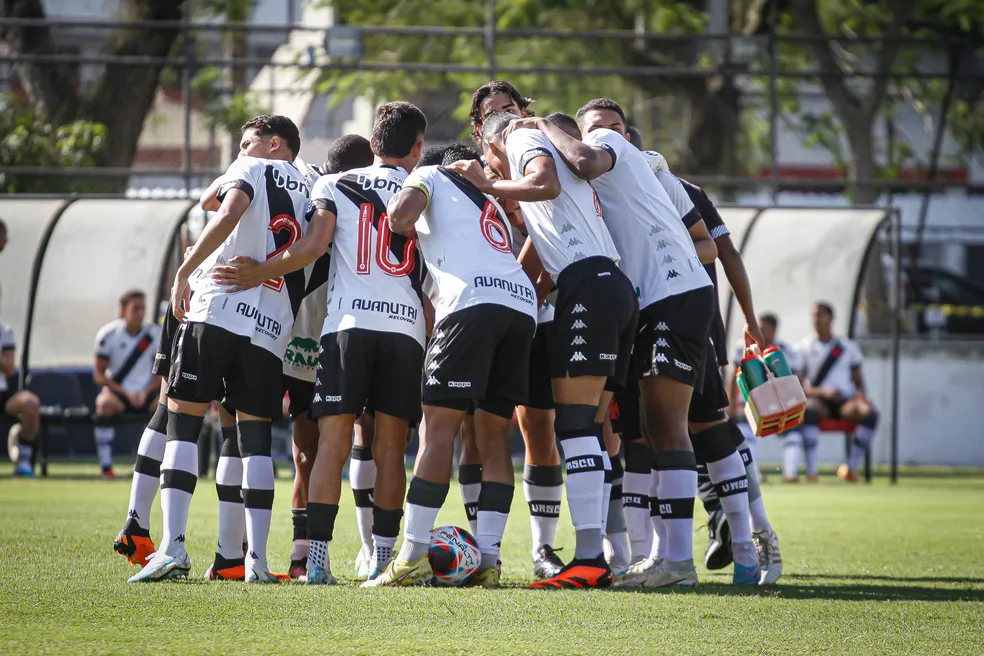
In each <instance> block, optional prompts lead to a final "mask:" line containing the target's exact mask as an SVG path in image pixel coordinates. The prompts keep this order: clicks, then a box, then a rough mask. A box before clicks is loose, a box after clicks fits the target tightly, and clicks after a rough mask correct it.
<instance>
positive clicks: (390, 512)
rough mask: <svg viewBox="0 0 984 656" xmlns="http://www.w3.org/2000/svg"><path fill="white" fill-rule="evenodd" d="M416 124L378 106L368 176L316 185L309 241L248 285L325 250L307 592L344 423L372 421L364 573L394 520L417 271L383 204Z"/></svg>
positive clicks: (410, 151) (409, 417) (378, 564)
mask: <svg viewBox="0 0 984 656" xmlns="http://www.w3.org/2000/svg"><path fill="white" fill-rule="evenodd" d="M426 128H427V119H426V118H425V117H424V114H423V112H421V111H420V110H419V109H418V108H416V107H415V106H413V105H411V104H410V103H406V102H392V103H387V104H384V105H381V106H380V107H379V109H378V110H377V111H376V119H375V121H374V123H373V132H372V139H371V140H370V143H371V144H372V149H373V153H374V154H375V156H376V161H375V164H373V166H371V167H368V168H363V169H355V170H353V171H349V172H347V173H343V174H337V175H327V176H323V177H322V178H321V179H320V180H318V183H317V185H316V187H315V190H314V192H313V194H312V200H313V203H314V207H315V211H314V215H313V217H312V220H311V232H310V234H309V235H308V236H307V237H306V238H305V239H301V240H300V241H298V242H297V243H296V244H294V245H293V246H292V247H290V248H287V249H286V250H285V251H284V252H283V253H281V254H280V255H278V256H277V257H275V258H271V259H270V260H267V261H266V262H263V263H262V264H259V265H256V266H255V267H254V268H255V271H256V272H258V273H259V278H261V279H262V278H267V277H268V276H270V275H281V274H283V273H284V272H286V271H292V270H296V269H299V268H302V267H304V266H306V265H308V264H310V263H311V262H313V261H314V260H315V259H317V257H318V256H320V255H321V254H322V253H324V252H325V251H326V250H327V248H328V246H329V244H330V245H331V247H332V258H331V269H330V273H329V283H328V284H329V291H328V315H327V317H326V318H325V323H324V327H323V328H322V336H321V355H320V359H319V363H318V370H317V380H316V381H315V387H314V401H313V404H312V408H311V410H312V415H314V416H315V417H317V418H318V427H319V430H320V435H321V437H320V441H319V443H318V456H317V458H316V459H315V462H314V468H313V470H312V472H311V481H310V489H309V494H308V540H309V543H310V547H309V553H308V563H307V583H308V584H332V583H335V582H336V580H335V578H334V577H333V576H332V574H331V563H330V558H329V554H328V545H329V543H330V542H331V539H332V536H333V532H334V528H335V518H336V516H337V514H338V503H339V498H340V496H341V482H342V469H343V468H344V465H345V461H346V460H347V459H348V456H349V453H350V451H351V449H352V429H353V425H354V424H355V419H356V417H357V416H358V415H359V414H361V413H362V412H363V410H364V409H365V408H366V406H367V405H368V406H369V407H371V408H372V409H373V410H374V413H375V421H374V423H375V435H374V436H373V456H374V458H373V459H374V461H375V463H376V468H377V475H376V486H375V494H374V503H375V505H374V508H373V537H374V546H375V553H374V555H373V560H374V563H373V564H374V569H376V570H378V571H379V572H382V570H383V569H385V567H386V566H387V564H388V563H386V562H382V560H381V559H385V558H386V557H387V556H389V555H390V554H391V553H392V548H393V545H394V544H395V542H396V536H397V534H398V533H399V526H400V520H401V519H402V516H403V510H402V507H403V498H404V491H405V489H406V471H405V469H404V455H405V453H406V440H407V430H408V426H409V424H410V423H412V422H416V421H419V419H420V374H421V371H422V369H423V355H424V350H423V346H424V337H425V322H424V316H423V306H422V302H421V295H422V288H421V286H422V282H423V264H422V262H421V260H420V256H419V253H418V252H417V247H416V243H415V242H414V241H413V240H412V239H409V238H407V237H405V236H403V235H397V234H393V232H392V231H391V230H390V228H389V224H388V222H387V220H386V202H387V201H388V200H389V198H390V197H391V196H392V195H393V194H395V193H397V192H399V191H400V189H402V187H403V181H404V180H405V179H406V176H407V174H408V173H409V171H410V170H412V169H413V167H414V166H415V165H416V163H417V161H418V160H419V159H420V154H421V150H422V149H423V140H424V131H425V130H426Z"/></svg>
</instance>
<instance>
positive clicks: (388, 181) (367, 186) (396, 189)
mask: <svg viewBox="0 0 984 656" xmlns="http://www.w3.org/2000/svg"><path fill="white" fill-rule="evenodd" d="M355 181H356V184H358V185H359V186H360V187H362V190H363V191H373V190H375V191H383V190H386V191H388V192H390V193H391V194H398V193H400V190H401V189H403V181H401V180H395V179H393V178H382V177H380V178H376V177H369V176H366V175H362V174H361V173H360V174H359V175H357V176H356V177H355Z"/></svg>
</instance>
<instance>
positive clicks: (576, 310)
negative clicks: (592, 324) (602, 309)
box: [572, 303, 588, 314]
mask: <svg viewBox="0 0 984 656" xmlns="http://www.w3.org/2000/svg"><path fill="white" fill-rule="evenodd" d="M587 311H588V308H586V307H584V306H583V305H581V304H580V303H578V304H577V305H575V306H574V310H573V311H572V312H573V314H580V313H582V312H587Z"/></svg>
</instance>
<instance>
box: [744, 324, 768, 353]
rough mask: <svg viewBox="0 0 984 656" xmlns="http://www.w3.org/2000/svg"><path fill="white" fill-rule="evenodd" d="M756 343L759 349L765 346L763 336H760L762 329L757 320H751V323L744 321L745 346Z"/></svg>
mask: <svg viewBox="0 0 984 656" xmlns="http://www.w3.org/2000/svg"><path fill="white" fill-rule="evenodd" d="M752 344H758V347H759V349H764V348H765V338H764V337H762V329H761V328H759V325H758V321H755V320H752V322H751V323H749V322H747V321H746V322H745V346H751V345H752Z"/></svg>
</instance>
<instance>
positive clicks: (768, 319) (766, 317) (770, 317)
mask: <svg viewBox="0 0 984 656" xmlns="http://www.w3.org/2000/svg"><path fill="white" fill-rule="evenodd" d="M759 323H764V324H768V325H770V326H772V330H775V329H776V328H778V327H779V317H777V316H776V315H774V314H772V313H770V312H766V313H765V314H763V315H762V316H760V317H759Z"/></svg>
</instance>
